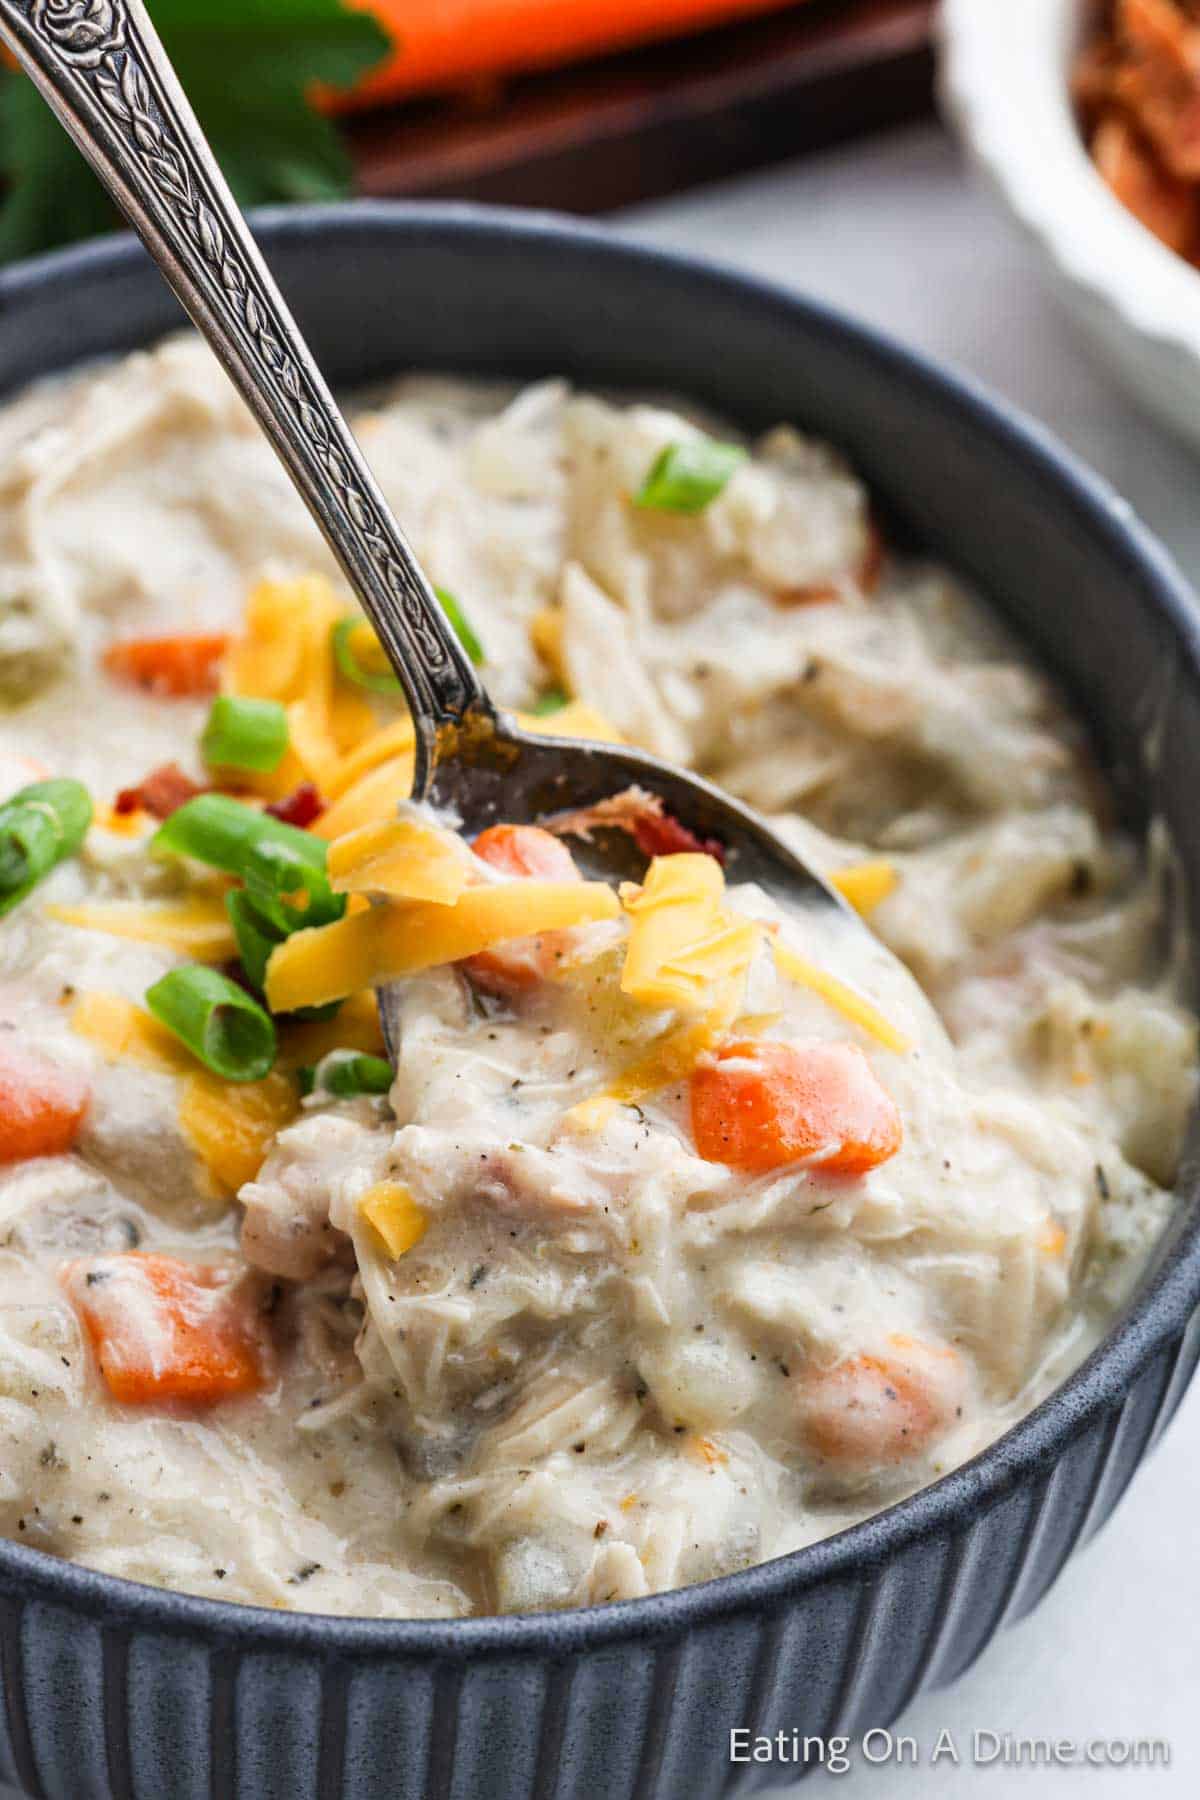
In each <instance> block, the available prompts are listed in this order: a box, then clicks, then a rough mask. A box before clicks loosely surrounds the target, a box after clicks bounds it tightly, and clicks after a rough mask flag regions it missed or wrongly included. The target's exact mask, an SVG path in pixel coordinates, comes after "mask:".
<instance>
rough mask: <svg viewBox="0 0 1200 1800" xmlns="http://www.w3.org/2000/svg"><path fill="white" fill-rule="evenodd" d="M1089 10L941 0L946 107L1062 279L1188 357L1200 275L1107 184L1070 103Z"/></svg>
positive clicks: (1013, 1)
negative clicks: (1071, 63) (1071, 64)
mask: <svg viewBox="0 0 1200 1800" xmlns="http://www.w3.org/2000/svg"><path fill="white" fill-rule="evenodd" d="M1090 5H1091V0H1007V3H1006V4H1000V5H997V4H996V3H995V0H942V4H941V8H940V11H939V13H938V17H937V26H936V31H937V38H938V43H939V46H940V57H939V67H938V86H939V90H940V95H941V99H942V103H943V107H944V109H945V111H946V113H947V114H948V115H949V117H950V119H951V121H952V122H953V123H954V124H955V126H956V127H957V128H958V131H959V134H960V135H961V137H962V138H963V139H964V141H965V143H966V145H967V147H968V149H969V151H970V152H971V155H972V157H973V158H974V159H975V161H976V162H977V163H978V165H979V167H980V169H981V170H982V172H983V174H984V175H985V176H986V177H987V178H988V180H989V181H990V182H991V183H992V185H993V186H994V187H995V189H996V190H997V191H998V192H999V194H1000V196H1001V198H1002V199H1003V200H1004V201H1005V203H1006V204H1007V206H1008V209H1009V211H1010V212H1011V213H1012V215H1013V217H1014V218H1015V219H1016V220H1017V223H1018V224H1019V225H1020V226H1021V227H1022V229H1023V230H1024V231H1025V232H1026V233H1027V234H1028V235H1029V236H1030V237H1031V238H1032V239H1033V240H1034V241H1035V242H1036V243H1037V244H1038V245H1039V247H1040V248H1041V251H1042V253H1043V255H1044V256H1045V257H1046V258H1047V260H1048V261H1049V263H1050V264H1051V267H1052V268H1053V269H1054V270H1055V271H1056V272H1057V274H1058V275H1059V277H1060V278H1061V279H1063V280H1065V281H1067V282H1069V283H1070V284H1071V285H1072V286H1073V287H1075V288H1076V289H1078V290H1080V291H1081V293H1082V294H1084V295H1085V296H1086V297H1087V299H1088V300H1089V301H1090V303H1091V304H1092V306H1093V307H1096V308H1099V309H1101V310H1102V311H1104V312H1107V313H1109V314H1112V315H1113V316H1114V317H1115V318H1116V319H1117V320H1118V321H1119V323H1120V324H1121V325H1122V326H1123V327H1124V328H1125V329H1126V330H1127V331H1131V332H1133V333H1135V334H1136V335H1137V336H1138V337H1140V338H1143V339H1145V340H1147V341H1149V342H1150V343H1152V344H1153V345H1154V346H1155V348H1156V349H1158V350H1159V351H1163V352H1170V353H1171V354H1172V355H1175V356H1178V355H1184V356H1186V357H1188V358H1189V359H1190V360H1191V361H1193V362H1197V361H1200V275H1198V273H1197V270H1196V269H1195V268H1193V267H1192V265H1191V264H1190V263H1188V262H1186V261H1185V260H1184V258H1183V257H1182V256H1178V255H1176V253H1175V252H1174V251H1173V250H1170V249H1168V248H1167V246H1166V245H1165V244H1163V243H1161V242H1160V241H1159V239H1158V238H1156V237H1155V236H1154V234H1153V233H1152V232H1151V231H1149V230H1147V228H1146V227H1145V226H1144V225H1142V224H1141V223H1140V221H1139V220H1137V219H1136V218H1134V216H1133V215H1132V213H1130V212H1129V211H1127V209H1126V208H1125V207H1124V206H1122V204H1121V202H1120V201H1119V200H1118V199H1117V198H1116V196H1115V195H1114V194H1113V193H1112V192H1111V191H1110V189H1109V188H1108V186H1107V185H1106V183H1105V182H1104V180H1103V179H1102V177H1101V176H1100V175H1099V173H1098V172H1097V170H1096V168H1095V165H1094V164H1093V162H1092V160H1091V157H1090V156H1089V155H1088V153H1087V147H1086V145H1085V143H1084V139H1083V134H1082V132H1081V131H1080V129H1079V124H1078V121H1077V119H1076V116H1075V111H1074V107H1073V105H1072V103H1071V95H1070V89H1069V86H1068V82H1067V79H1066V74H1067V71H1066V59H1067V57H1068V56H1069V53H1070V51H1071V49H1072V48H1073V47H1074V45H1076V44H1077V43H1078V42H1079V41H1080V39H1081V37H1082V35H1083V31H1084V26H1085V23H1086V19H1087V13H1088V10H1089V8H1090ZM1014 93H1019V94H1020V96H1021V99H1020V104H1019V105H1014V104H1013V98H1012V97H1013V95H1014Z"/></svg>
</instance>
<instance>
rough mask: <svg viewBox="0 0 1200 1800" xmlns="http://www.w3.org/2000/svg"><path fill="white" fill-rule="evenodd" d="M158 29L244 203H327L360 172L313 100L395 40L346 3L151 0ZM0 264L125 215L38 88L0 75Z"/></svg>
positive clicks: (345, 81) (359, 71) (360, 70)
mask: <svg viewBox="0 0 1200 1800" xmlns="http://www.w3.org/2000/svg"><path fill="white" fill-rule="evenodd" d="M152 11H153V14H154V24H155V26H156V28H157V30H158V32H159V35H160V36H161V38H162V40H163V44H164V45H165V47H166V50H167V54H168V55H169V56H170V58H171V60H172V62H173V63H174V65H175V68H176V70H177V72H178V74H179V78H180V80H181V82H182V84H183V87H184V90H185V92H186V93H187V96H188V98H189V99H190V101H191V102H192V105H193V106H194V108H195V110H196V114H197V116H198V118H199V120H200V123H201V124H202V125H203V127H204V129H205V131H206V132H207V134H208V138H209V142H210V143H211V144H212V146H213V149H214V151H215V152H216V155H217V160H218V161H219V163H220V164H221V167H222V169H223V170H224V173H225V176H226V178H227V180H228V182H229V185H230V186H231V187H232V189H233V191H234V193H235V194H236V196H237V198H238V200H239V201H240V202H241V204H242V205H243V206H257V205H261V204H263V203H265V202H270V201H287V200H331V199H337V198H339V197H340V196H342V195H343V194H346V193H348V192H349V190H350V186H351V182H352V176H353V167H352V164H351V161H350V157H349V153H348V152H347V150H346V147H345V145H344V143H343V142H342V139H341V137H340V136H339V134H338V131H337V128H336V127H335V126H334V124H333V123H332V122H331V121H330V120H329V119H328V118H326V117H325V116H324V115H323V114H322V113H320V112H318V111H317V110H316V109H315V107H314V105H313V96H314V91H315V90H316V89H317V88H319V87H320V86H328V87H335V88H344V87H349V86H351V85H352V84H353V83H354V82H356V81H358V80H359V79H360V77H361V76H363V75H364V74H366V72H367V70H368V69H370V68H372V67H373V66H374V65H375V63H377V62H378V61H380V59H381V58H382V57H383V56H384V55H385V54H386V52H387V50H388V49H389V46H390V40H389V38H388V35H387V33H386V32H385V31H384V30H383V28H382V27H381V26H380V25H379V23H378V22H377V21H376V20H375V19H373V18H371V17H370V16H369V15H368V14H367V13H365V12H360V11H356V10H351V8H350V7H348V6H347V5H345V4H343V0H153V6H152ZM0 168H2V169H3V171H4V173H5V175H6V176H7V177H8V181H9V191H8V194H7V197H6V198H5V201H4V204H3V206H2V207H0V258H2V259H10V258H13V257H18V256H30V255H33V254H35V253H36V252H38V251H40V250H49V249H52V248H53V247H54V246H55V245H56V244H63V243H69V242H70V241H72V240H73V239H75V238H80V237H90V236H92V235H94V234H95V233H96V232H99V231H109V230H112V229H113V228H114V227H115V226H116V225H117V224H118V223H119V221H118V219H117V217H116V215H115V213H114V211H113V209H112V207H111V205H110V204H109V202H108V200H107V198H106V196H105V195H104V193H103V190H102V189H101V187H100V184H99V182H98V181H97V180H96V178H95V176H94V175H93V174H92V173H91V170H90V169H89V168H88V167H87V165H86V163H85V162H84V160H83V158H82V157H81V156H80V154H79V152H78V151H77V150H76V149H75V147H74V145H73V144H72V143H71V141H70V139H69V138H68V137H67V135H66V133H65V132H64V131H63V129H62V127H61V126H60V125H59V124H58V123H57V121H56V120H55V119H54V117H53V116H52V114H51V113H50V111H49V109H48V108H47V106H46V104H45V102H44V101H43V100H42V98H41V96H40V95H39V94H38V93H37V91H36V89H35V88H34V87H33V84H32V83H31V82H30V81H28V80H27V79H26V78H25V76H23V75H19V74H17V73H15V72H14V71H12V70H0Z"/></svg>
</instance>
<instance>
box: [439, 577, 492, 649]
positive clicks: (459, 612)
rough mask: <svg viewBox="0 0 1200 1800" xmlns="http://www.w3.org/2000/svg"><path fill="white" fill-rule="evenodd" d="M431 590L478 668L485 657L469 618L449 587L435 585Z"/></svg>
mask: <svg viewBox="0 0 1200 1800" xmlns="http://www.w3.org/2000/svg"><path fill="white" fill-rule="evenodd" d="M433 591H434V593H435V594H436V595H437V597H438V599H439V600H440V602H441V606H442V611H443V612H444V613H445V615H446V617H447V618H448V619H449V621H450V623H451V625H452V626H453V627H454V635H455V637H456V638H457V639H458V641H459V643H460V644H461V645H462V647H463V649H464V650H465V651H466V653H467V655H468V656H469V657H470V659H471V661H472V662H473V663H474V664H475V666H476V668H478V667H479V665H480V663H482V662H486V660H487V658H486V657H485V655H484V651H483V645H482V644H481V643H480V641H479V639H478V638H477V637H476V635H475V630H474V627H473V626H472V624H471V621H470V619H468V617H467V615H466V613H465V612H464V611H463V609H462V607H461V606H460V605H459V603H458V601H457V600H456V599H455V598H454V595H453V594H452V593H451V592H450V590H449V588H441V587H435V588H434V590H433Z"/></svg>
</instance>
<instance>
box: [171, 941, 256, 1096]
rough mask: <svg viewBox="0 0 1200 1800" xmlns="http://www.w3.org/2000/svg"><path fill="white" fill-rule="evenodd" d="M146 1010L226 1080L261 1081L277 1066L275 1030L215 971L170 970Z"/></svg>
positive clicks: (233, 984)
mask: <svg viewBox="0 0 1200 1800" xmlns="http://www.w3.org/2000/svg"><path fill="white" fill-rule="evenodd" d="M146 1005H147V1006H148V1007H149V1009H150V1011H151V1012H152V1013H153V1014H154V1017H155V1018H156V1019H157V1020H158V1021H159V1023H160V1024H162V1025H165V1026H166V1028H167V1030H168V1031H171V1032H174V1034H175V1036H176V1037H177V1038H178V1039H179V1041H180V1042H181V1043H182V1044H186V1045H187V1048H188V1049H189V1050H190V1051H191V1053H192V1055H193V1056H194V1057H196V1058H197V1059H198V1061H200V1062H202V1063H203V1064H204V1067H205V1068H206V1069H209V1070H211V1071H212V1073H213V1074H214V1075H220V1076H221V1077H222V1079H223V1080H225V1081H261V1080H262V1078H263V1076H264V1075H266V1074H268V1073H269V1072H270V1069H271V1065H272V1064H273V1063H274V1061H275V1027H274V1025H273V1024H272V1023H271V1020H270V1018H269V1017H268V1015H267V1014H266V1013H265V1012H264V1011H263V1009H262V1007H261V1006H259V1005H258V1004H257V1002H256V1001H254V1000H252V999H251V998H250V996H249V994H247V993H245V992H244V991H243V989H241V988H240V987H238V985H237V983H236V982H234V981H230V979H229V977H228V976H227V975H222V974H220V973H219V972H218V971H217V970H216V969H206V968H202V967H201V966H200V965H199V964H197V963H192V964H190V965H189V966H188V967H186V968H182V969H172V970H171V971H170V973H169V974H167V975H164V976H163V977H162V980H161V981H156V982H155V983H154V986H153V987H151V988H147V990H146Z"/></svg>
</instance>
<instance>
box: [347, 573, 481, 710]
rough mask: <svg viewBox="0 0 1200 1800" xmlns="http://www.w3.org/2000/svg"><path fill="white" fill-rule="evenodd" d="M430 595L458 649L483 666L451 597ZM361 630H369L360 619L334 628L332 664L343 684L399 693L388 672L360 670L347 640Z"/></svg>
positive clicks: (446, 592)
mask: <svg viewBox="0 0 1200 1800" xmlns="http://www.w3.org/2000/svg"><path fill="white" fill-rule="evenodd" d="M433 591H434V593H435V594H436V595H437V597H438V600H439V601H440V603H441V607H442V611H443V612H444V613H445V615H446V617H447V618H448V619H449V621H450V624H451V626H452V627H453V629H454V634H455V636H456V637H457V638H458V641H459V643H460V644H461V645H462V647H463V649H464V650H465V651H466V653H467V655H468V656H469V657H470V659H471V661H472V662H473V663H475V664H476V665H478V664H480V663H482V662H484V661H485V660H486V659H485V657H484V653H483V645H482V644H481V643H480V641H479V639H478V637H477V636H476V634H475V630H474V628H473V626H472V624H471V621H470V620H469V619H468V617H467V615H466V613H465V612H464V611H463V609H462V607H461V606H460V605H459V603H458V601H457V600H456V599H455V597H454V595H453V594H452V593H451V592H450V591H449V589H448V588H440V587H435V588H434V590H433ZM361 628H366V629H367V630H369V629H370V627H369V625H367V622H366V621H365V620H364V619H357V618H354V617H353V616H351V617H350V618H347V619H339V620H338V622H337V624H336V625H335V626H334V628H333V660H334V662H335V663H336V664H337V666H338V670H339V672H340V673H341V674H342V675H344V676H345V678H346V680H347V681H352V682H353V683H354V685H355V686H356V687H362V688H369V689H370V690H371V692H372V693H375V694H395V693H399V691H400V680H399V677H398V676H396V675H394V674H393V673H392V671H391V670H390V669H367V668H364V667H363V665H362V663H361V662H359V660H358V658H357V656H356V655H355V654H354V645H353V643H352V641H351V640H352V638H353V636H354V633H355V632H356V631H358V630H359V629H361Z"/></svg>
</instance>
